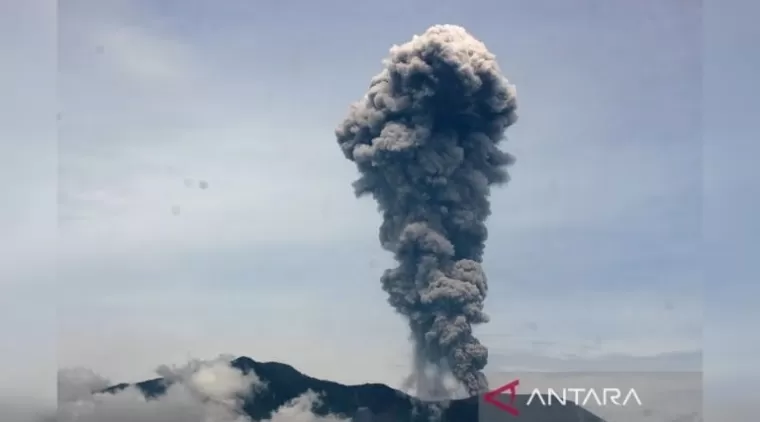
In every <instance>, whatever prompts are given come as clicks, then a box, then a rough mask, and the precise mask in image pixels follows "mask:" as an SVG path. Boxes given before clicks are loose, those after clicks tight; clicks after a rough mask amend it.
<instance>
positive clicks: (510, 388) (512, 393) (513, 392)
mask: <svg viewBox="0 0 760 422" xmlns="http://www.w3.org/2000/svg"><path fill="white" fill-rule="evenodd" d="M518 385H520V380H519V379H517V380H514V381H512V382H510V383H508V384H504V385H502V386H501V387H499V388H497V389H495V390H493V391H489V392H487V393H486V394H485V395H484V396H483V400H485V401H486V403H489V404H491V405H493V406H496V407H498V408H499V409H501V410H503V411H505V412H507V413H509V414H510V415H512V416H517V415H519V414H520V411H519V410H517V408H516V407H515V406H514V404H515V398H516V397H517V386H518ZM505 392H507V393H508V395H509V403H505V402H503V401H501V400H499V396H502V395H504V394H503V393H505Z"/></svg>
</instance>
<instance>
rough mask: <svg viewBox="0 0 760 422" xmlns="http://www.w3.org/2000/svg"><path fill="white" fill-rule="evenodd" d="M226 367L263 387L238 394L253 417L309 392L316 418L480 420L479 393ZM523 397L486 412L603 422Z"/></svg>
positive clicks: (149, 388) (251, 364)
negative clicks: (423, 395)
mask: <svg viewBox="0 0 760 422" xmlns="http://www.w3.org/2000/svg"><path fill="white" fill-rule="evenodd" d="M231 366H232V367H234V368H236V369H238V370H240V371H241V372H242V373H243V374H249V373H251V372H253V373H255V374H256V376H257V377H258V378H259V379H260V380H261V381H263V382H264V383H265V384H266V386H267V388H265V389H263V390H261V391H256V392H255V393H254V392H253V391H252V392H251V394H249V395H247V396H246V397H243V400H244V403H243V411H244V412H245V413H246V414H247V415H248V416H250V417H251V418H252V419H253V420H264V419H269V418H270V417H271V416H272V415H273V414H274V412H275V411H276V410H277V409H279V408H280V407H282V406H283V405H285V404H287V403H288V402H289V401H291V400H293V399H295V398H297V397H299V396H301V395H302V394H304V393H306V392H308V391H309V390H311V391H313V392H314V393H317V394H319V396H320V397H321V400H320V402H319V403H318V404H317V405H316V407H315V408H314V409H313V411H314V413H315V414H317V415H320V416H325V415H328V414H333V415H340V416H344V417H349V418H352V419H353V420H357V421H358V420H361V421H362V422H365V421H367V422H369V421H371V422H386V421H387V422H391V421H392V422H423V421H424V422H427V421H430V420H431V419H438V418H437V417H439V419H438V420H440V421H441V422H475V421H478V420H479V412H478V407H479V404H480V402H481V398H480V397H469V398H465V399H457V400H449V401H445V402H432V401H424V400H420V399H418V398H415V397H412V396H410V395H408V394H406V393H403V392H401V391H398V390H395V389H393V388H391V387H389V386H387V385H384V384H359V385H344V384H340V383H337V382H333V381H326V380H321V379H317V378H312V377H310V376H308V375H305V374H303V373H301V372H299V371H298V370H297V369H295V368H293V367H292V366H290V365H287V364H284V363H279V362H257V361H255V360H253V359H251V358H248V357H240V358H237V359H235V360H233V361H232V362H231ZM130 385H131V384H118V385H114V386H112V387H109V388H107V389H106V390H104V392H105V393H116V392H118V391H121V390H123V389H125V388H127V387H129V386H130ZM169 385H170V383H169V382H168V381H166V380H165V379H163V378H156V379H152V380H148V381H143V382H139V383H136V384H134V386H135V387H137V388H138V389H139V390H140V391H141V392H142V393H143V394H144V395H145V396H146V397H147V398H156V397H159V396H161V395H163V394H164V393H165V392H166V390H167V388H168V387H169ZM252 388H253V387H252ZM527 398H528V396H527V395H518V396H517V399H516V404H517V407H518V408H519V409H520V411H521V413H520V416H519V417H514V416H512V415H509V414H507V413H504V412H493V411H492V412H490V413H493V414H494V415H496V417H497V419H498V420H505V421H507V420H514V421H515V422H518V421H519V422H576V421H586V422H604V421H603V420H602V419H600V418H598V417H596V416H595V415H593V414H591V413H590V412H587V411H585V410H584V409H582V408H580V407H578V406H575V405H571V404H570V403H568V404H567V405H565V406H547V407H535V406H533V407H526V406H525V403H526V402H527ZM481 416H482V415H481ZM486 419H488V420H491V419H492V418H482V419H480V420H481V421H483V422H484V421H485V420H486ZM497 419H493V420H497Z"/></svg>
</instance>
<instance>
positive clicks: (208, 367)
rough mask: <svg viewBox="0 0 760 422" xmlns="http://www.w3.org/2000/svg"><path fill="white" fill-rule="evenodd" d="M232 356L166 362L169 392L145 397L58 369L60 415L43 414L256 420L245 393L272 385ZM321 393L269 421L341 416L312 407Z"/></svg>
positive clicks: (327, 421) (88, 418)
mask: <svg viewBox="0 0 760 422" xmlns="http://www.w3.org/2000/svg"><path fill="white" fill-rule="evenodd" d="M230 361H231V359H230V358H227V357H220V358H218V359H216V360H212V361H193V362H190V363H188V364H187V365H185V366H182V367H168V366H162V367H160V368H158V369H157V370H156V373H157V374H158V376H160V377H162V378H164V379H166V380H168V381H170V382H171V386H170V387H169V388H168V389H167V391H166V393H165V394H164V395H161V396H159V397H157V398H154V399H146V398H145V397H144V395H143V394H142V392H141V391H140V390H139V389H138V388H136V387H134V386H130V387H127V388H125V389H123V390H121V391H118V392H116V393H113V394H112V393H102V391H103V390H104V389H105V388H106V387H108V386H110V385H113V384H112V383H111V382H109V381H108V380H106V379H104V378H103V377H101V376H99V375H98V374H96V373H94V372H92V371H90V370H87V369H81V368H77V369H65V370H61V371H59V373H58V411H57V417H51V416H48V417H47V419H46V418H44V417H43V418H40V419H38V420H42V421H47V420H50V421H52V420H57V421H58V422H106V421H107V422H252V419H251V418H250V417H248V416H247V415H246V414H245V413H244V412H243V400H244V397H249V396H250V395H251V394H256V393H258V392H261V391H263V390H265V389H266V388H267V386H266V384H265V383H263V382H262V381H261V380H260V379H259V378H258V377H257V376H256V374H254V373H249V374H243V373H242V372H241V371H240V370H238V369H237V368H234V367H232V366H230ZM319 400H320V398H319V396H318V395H317V394H316V393H314V392H311V391H310V392H307V393H305V394H303V395H301V396H300V397H298V398H296V399H294V400H292V401H291V402H289V403H287V404H286V405H284V406H282V407H280V408H279V409H278V410H277V411H276V412H275V413H274V415H272V418H271V419H270V422H286V421H287V422H339V421H343V420H344V419H343V418H341V417H338V416H331V415H328V416H326V417H325V416H317V415H315V414H314V413H313V412H312V409H313V408H314V406H315V405H317V404H318V403H319Z"/></svg>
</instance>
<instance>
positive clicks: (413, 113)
mask: <svg viewBox="0 0 760 422" xmlns="http://www.w3.org/2000/svg"><path fill="white" fill-rule="evenodd" d="M384 64H385V68H384V69H383V71H382V72H381V73H380V74H378V75H377V76H375V77H374V78H373V79H372V82H371V85H370V88H369V92H368V93H367V94H366V95H365V97H364V98H363V99H362V100H361V101H360V102H358V103H356V104H354V105H353V106H352V108H351V111H350V114H349V116H348V117H347V118H346V120H345V121H344V122H343V123H342V124H341V125H340V126H339V127H338V129H337V130H336V135H337V139H338V143H339V145H340V147H341V149H342V150H343V153H344V154H345V156H346V158H348V159H349V160H351V161H353V162H354V163H356V166H357V168H358V169H359V172H360V174H361V176H360V177H359V179H358V180H357V181H355V182H354V188H355V191H356V194H357V196H363V195H372V196H373V197H374V198H375V200H376V201H377V202H378V204H379V208H380V210H381V212H382V214H383V223H382V225H381V227H380V241H381V242H382V245H383V247H384V248H385V249H387V250H389V251H392V252H393V253H394V254H395V258H396V260H397V261H398V267H396V268H393V269H390V270H387V271H386V272H385V274H384V275H383V277H382V285H383V288H384V290H385V291H386V292H388V294H389V296H390V297H389V302H390V304H391V305H393V307H394V308H395V309H396V310H397V311H398V312H400V313H401V314H402V315H404V316H405V317H407V318H408V320H409V325H410V327H411V331H412V339H413V341H414V344H415V355H416V362H415V368H416V370H415V374H414V375H413V377H412V378H411V379H410V382H411V384H413V386H414V388H415V389H416V390H417V393H418V394H425V395H438V394H440V393H441V390H444V385H443V378H444V376H445V375H446V374H447V373H448V372H451V373H452V374H453V375H454V377H455V378H456V379H457V380H458V381H459V382H461V383H462V384H463V385H464V387H465V388H466V389H467V391H468V392H469V393H470V394H476V393H478V392H481V391H484V390H485V389H487V381H486V379H485V376H484V375H483V373H482V369H483V368H484V367H485V365H486V362H487V359H488V351H487V349H486V348H485V347H484V346H483V345H482V344H481V343H480V342H479V341H478V340H477V339H476V338H475V337H474V336H473V333H472V326H473V324H480V323H485V322H487V321H488V317H487V316H486V314H484V313H483V300H484V299H485V296H486V292H487V284H486V276H485V274H484V273H483V270H482V268H481V265H480V262H481V261H482V257H483V250H484V247H485V240H486V237H487V230H486V226H485V221H486V218H487V217H488V216H489V214H490V213H491V208H490V203H489V201H488V196H489V191H490V186H491V185H493V184H498V183H504V182H506V181H507V180H508V178H509V177H508V174H507V172H506V170H505V168H506V166H508V165H510V164H512V163H513V162H514V159H513V157H512V156H510V155H509V154H507V153H505V152H502V151H500V150H499V149H498V144H499V143H500V142H501V140H502V139H503V137H504V131H505V130H506V128H507V127H508V126H510V125H512V124H513V123H514V122H515V121H516V119H517V115H516V114H515V110H516V102H515V99H516V96H515V88H514V86H512V85H510V84H509V83H508V81H507V79H506V78H505V77H504V76H502V74H501V71H500V69H499V66H498V64H497V63H496V59H495V57H494V55H493V54H491V53H490V52H489V51H488V50H487V49H486V47H485V45H484V44H483V43H482V42H480V41H478V40H477V39H475V38H474V37H472V36H471V35H470V34H469V33H467V31H465V29H463V28H461V27H459V26H454V25H437V26H433V27H431V28H430V29H428V30H427V31H426V32H425V33H424V34H422V35H420V36H415V37H414V38H413V39H412V40H411V41H409V42H408V43H406V44H403V45H400V46H394V47H393V48H391V50H390V57H389V58H388V59H387V60H386V61H385V62H384ZM430 367H434V368H439V369H443V371H441V370H439V371H434V373H433V374H430V373H429V371H427V370H426V369H429V368H430Z"/></svg>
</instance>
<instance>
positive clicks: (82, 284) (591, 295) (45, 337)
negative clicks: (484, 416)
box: [0, 0, 760, 391]
mask: <svg viewBox="0 0 760 422" xmlns="http://www.w3.org/2000/svg"><path fill="white" fill-rule="evenodd" d="M8 2H9V0H3V4H4V6H3V8H8V7H11V6H8V5H5V3H8ZM159 3H160V5H159ZM408 3H413V4H408ZM222 4H223V5H222ZM13 7H16V9H15V10H16V11H21V6H18V5H15V6H13ZM47 7H49V6H47ZM726 7H728V4H727V3H726ZM23 8H24V10H23V12H24V14H25V18H23V19H13V20H11V19H10V18H8V17H4V14H0V16H3V17H0V22H1V23H2V25H0V27H2V28H3V29H2V30H0V31H2V32H3V33H5V31H8V33H11V31H14V32H12V33H13V34H21V35H14V36H13V37H2V39H3V41H2V42H3V44H4V45H3V47H5V48H4V49H3V51H4V55H5V57H4V62H3V67H4V68H5V73H4V74H7V75H8V76H3V78H6V79H8V80H13V81H14V82H13V84H11V83H10V82H9V81H7V80H4V81H3V82H2V84H3V85H2V86H3V87H4V90H3V92H9V93H10V94H3V95H4V96H6V97H7V98H11V99H12V101H9V102H8V103H7V104H6V103H3V113H0V115H2V116H3V117H2V118H0V119H1V120H0V134H2V138H3V139H2V140H1V141H0V142H1V143H2V145H3V146H4V147H5V146H6V144H7V145H8V146H12V147H13V148H12V149H9V152H5V150H6V149H7V148H3V151H4V152H3V154H2V160H3V165H2V167H1V168H0V172H2V173H0V174H2V179H1V180H2V182H0V183H1V184H2V185H1V186H2V189H3V192H4V195H3V199H2V206H0V213H1V214H0V215H2V216H3V217H4V218H3V219H2V221H3V222H4V223H3V224H4V227H2V228H0V232H2V233H3V234H4V235H3V242H2V243H1V244H0V247H1V248H2V249H0V250H2V251H3V252H4V253H5V254H6V256H8V257H9V259H8V260H7V263H8V264H10V265H7V268H5V267H4V268H3V271H4V272H5V273H7V274H8V276H7V277H6V276H3V280H2V290H3V291H5V292H6V293H8V294H3V295H0V296H2V297H4V298H3V299H0V302H2V304H3V305H4V306H3V310H2V311H0V315H2V316H3V318H2V319H0V327H2V328H3V330H4V331H5V330H8V332H7V333H6V334H5V337H6V338H18V339H21V340H23V347H22V346H21V344H22V341H21V340H19V341H18V342H16V341H14V342H9V346H10V347H7V348H6V349H0V352H2V353H3V354H5V353H7V354H8V356H9V357H10V358H15V359H20V358H21V357H27V358H29V357H32V356H39V357H38V359H44V357H45V356H48V357H49V356H51V355H50V350H52V347H53V346H55V339H54V337H51V336H53V335H54V334H55V329H57V330H58V335H57V340H58V343H57V357H58V362H59V363H60V364H61V365H64V366H70V365H86V366H89V367H92V368H93V369H96V370H97V371H99V372H100V373H102V374H104V375H106V376H108V377H111V378H113V379H126V380H132V379H138V378H140V377H143V376H148V375H150V372H151V371H152V370H153V369H154V368H155V366H157V365H158V364H161V363H172V362H181V361H183V360H186V359H187V358H188V357H213V356H215V355H217V354H219V353H232V354H243V355H248V356H251V357H254V358H256V359H277V360H282V361H287V362H289V363H292V364H294V365H296V366H298V367H299V368H301V369H303V370H305V371H307V372H310V373H312V374H314V375H317V376H322V377H331V378H334V379H338V380H342V381H350V382H358V381H363V380H368V379H372V380H378V381H384V382H388V383H391V384H397V383H398V382H399V381H400V379H401V376H402V375H404V373H405V371H406V369H405V368H407V367H408V366H409V365H408V363H409V362H408V354H409V353H408V352H409V346H408V344H407V343H406V335H407V333H406V330H405V327H404V324H403V321H401V320H400V319H399V318H398V317H396V316H394V314H393V311H392V310H391V308H390V307H389V306H388V305H386V303H385V295H384V293H383V292H382V290H381V288H380V285H379V281H378V279H379V276H380V274H381V273H382V270H383V269H384V268H386V267H387V266H388V265H390V259H389V256H388V254H387V253H385V252H384V251H382V250H381V249H380V247H379V245H378V241H377V227H378V225H379V223H380V216H379V215H378V214H377V212H376V210H375V204H374V203H373V202H372V201H371V200H370V199H363V200H356V199H355V198H354V197H353V193H352V189H351V186H350V183H351V181H353V180H354V178H355V177H356V172H355V170H354V168H353V164H352V163H350V162H348V161H346V160H345V159H344V158H343V156H342V154H341V152H340V149H339V148H338V146H337V144H336V142H335V139H334V136H333V130H334V128H335V127H336V125H337V124H338V123H339V122H340V120H341V119H342V118H343V117H344V116H345V114H346V112H347V110H348V106H349V104H350V103H351V102H353V101H355V100H357V99H359V98H360V97H361V96H362V95H363V93H364V92H365V90H366V89H367V87H368V83H369V80H370V78H371V77H372V76H373V75H375V74H376V73H377V72H379V70H380V69H381V60H382V59H383V58H384V57H385V55H386V54H387V51H388V49H389V48H390V46H391V45H392V44H394V43H402V42H405V41H406V40H408V39H409V38H410V37H411V36H412V35H414V34H416V33H420V32H422V31H424V30H425V29H426V28H427V27H428V26H430V25H432V24H436V23H454V24H460V25H463V26H465V27H466V28H468V29H469V30H470V32H471V33H472V34H473V35H475V36H476V37H478V38H480V39H481V40H482V41H484V42H485V43H486V45H487V46H488V47H489V49H490V50H491V51H492V52H494V53H495V54H496V55H497V57H498V60H499V62H500V64H501V67H502V70H503V71H504V73H505V75H506V76H507V77H508V78H509V79H510V81H511V82H513V83H514V84H515V85H516V86H517V93H518V106H519V114H520V120H519V121H518V123H517V124H516V125H515V126H514V127H512V128H510V130H509V132H508V138H509V141H508V142H507V143H506V144H505V146H504V148H505V149H506V150H508V151H509V152H511V153H513V154H514V155H515V156H516V157H517V164H516V165H515V166H514V167H513V169H512V177H513V180H512V182H511V183H510V184H509V185H507V186H506V187H504V188H501V189H498V190H495V191H494V192H493V197H492V199H493V209H494V214H493V216H492V217H491V219H490V221H489V229H490V238H489V241H488V246H487V253H486V257H485V268H486V271H487V272H488V275H489V279H490V293H489V298H488V301H487V305H486V306H487V311H488V312H489V313H490V314H491V316H492V322H491V323H490V324H488V325H486V326H484V327H482V328H480V329H479V333H480V337H481V338H482V340H483V341H484V342H485V343H486V345H488V346H489V347H490V350H491V355H492V359H491V364H490V366H489V368H490V369H491V370H493V371H496V370H498V369H506V368H526V367H527V368H535V367H543V368H549V367H557V368H596V367H599V368H601V367H606V368H619V369H627V368H629V367H632V366H634V365H635V366H636V367H641V366H642V365H643V366H648V367H652V368H655V367H657V368H660V367H665V366H667V367H691V368H693V367H695V366H696V365H698V364H699V359H700V355H701V351H702V348H703V336H702V334H703V333H702V331H703V327H704V326H705V323H704V319H703V310H706V311H707V312H708V314H707V316H708V326H707V327H708V329H710V330H711V331H709V332H708V336H707V338H706V339H705V341H704V344H705V345H706V347H710V346H711V345H712V346H714V347H717V346H719V345H720V343H724V344H725V343H727V342H728V341H729V339H731V338H735V337H737V336H740V337H743V338H744V339H747V338H749V337H751V336H750V335H749V334H748V333H752V332H756V329H755V324H753V323H752V321H753V319H754V320H756V319H757V316H758V311H757V307H756V306H752V305H753V303H752V299H753V298H755V297H757V293H759V292H760V291H759V290H760V289H758V287H757V283H756V275H757V263H756V261H754V262H753V261H751V260H750V259H749V258H750V256H751V255H750V254H752V252H755V255H756V250H757V249H756V240H755V239H756V237H755V236H756V234H757V232H758V229H760V225H758V224H757V223H756V222H754V221H751V219H750V216H751V215H757V199H756V197H757V194H758V190H759V189H758V187H757V186H756V183H752V182H754V179H756V178H755V177H753V176H752V174H754V173H753V172H752V170H751V168H750V163H751V161H752V160H753V159H754V158H755V156H756V153H758V152H760V149H758V147H757V145H755V144H751V143H750V138H751V134H752V130H753V129H754V128H753V127H750V123H751V122H752V120H751V119H752V118H753V117H754V115H753V114H751V112H750V110H752V106H753V105H754V103H752V102H751V101H752V100H754V99H755V98H757V95H756V94H758V93H757V84H754V85H752V86H748V85H745V84H744V82H743V81H744V80H745V79H750V80H751V78H752V75H753V74H751V73H750V66H756V65H757V62H748V61H746V60H747V59H744V57H746V56H745V49H747V48H749V47H750V45H749V43H750V41H749V40H751V39H753V38H754V39H756V38H757V35H758V34H757V33H758V30H753V31H752V32H742V33H739V30H738V28H739V25H737V24H736V20H735V19H748V18H746V16H748V14H746V13H744V14H742V13H734V14H733V15H730V11H728V9H723V10H721V11H709V10H707V11H705V12H704V16H705V18H704V25H705V28H706V33H707V34H713V36H708V37H706V38H705V41H704V50H703V38H702V26H703V18H702V15H703V11H702V10H700V8H699V7H698V6H697V2H693V1H686V0H678V1H676V0H669V1H661V0H647V1H637V2H630V1H622V0H621V1H598V0H594V1H592V0H575V1H562V2H560V1H556V0H541V1H532V2H526V1H498V2H496V1H471V2H453V1H441V0H438V1H435V2H433V1H428V0H421V1H415V2H401V1H398V0H391V1H386V2H383V3H378V4H373V5H369V4H367V3H364V2H351V1H336V0H329V1H322V2H305V1H301V2H295V1H285V0H279V1H266V2H264V1H260V2H253V1H242V0H230V1H226V2H209V1H202V0H191V1H187V0H184V1H179V0H176V1H168V0H167V1H162V2H152V1H116V0H98V1H94V0H69V1H66V2H64V3H63V4H62V5H61V7H60V10H59V13H60V15H59V21H58V38H57V41H58V44H57V46H58V48H59V50H58V51H59V54H58V59H59V63H58V67H57V69H58V79H57V82H58V86H57V88H58V93H59V97H58V104H56V102H55V101H54V100H55V99H54V98H53V97H52V96H50V95H49V92H52V90H53V89H55V85H54V82H55V79H53V76H54V72H55V71H54V70H51V69H55V57H51V55H50V54H49V53H50V51H52V48H54V47H55V44H52V43H53V42H54V40H55V32H54V31H55V29H56V28H55V26H54V25H53V24H54V19H55V12H54V11H52V10H48V9H47V8H46V7H42V6H36V5H32V4H31V3H30V4H29V5H26V4H25V5H24V6H23ZM755 8H756V9H757V7H755ZM26 9H28V10H26ZM43 15H44V18H42V17H41V16H43ZM726 16H730V17H729V18H726ZM743 16H744V17H743ZM30 25H37V26H40V27H43V26H44V30H36V31H32V30H30V29H28V28H30V27H31V26H30ZM6 38H7V40H6ZM22 40H23V41H22ZM45 43H48V44H45ZM726 43H732V44H734V45H735V47H733V48H731V49H723V50H722V51H717V47H718V44H724V45H725V44H726ZM35 46H36V47H35ZM6 50H7V52H6ZM43 51H44V52H47V54H43ZM22 58H23V59H24V60H21V59H22ZM703 81H704V82H705V83H704V84H703ZM5 88H7V89H5ZM752 90H754V91H752ZM30 93H31V94H32V95H30ZM752 93H754V94H755V95H753V94H752ZM740 94H741V95H740ZM702 105H704V109H703V108H702ZM56 109H59V110H60V111H61V115H60V121H59V122H58V123H59V125H58V138H57V139H58V144H57V150H54V149H51V148H52V147H54V146H55V144H54V143H50V144H46V145H43V144H42V143H40V142H39V140H40V139H48V138H50V139H51V142H54V136H55V126H54V122H52V121H51V122H49V123H43V124H40V123H39V119H42V118H43V117H42V116H43V115H44V116H45V118H47V119H49V118H50V116H54V115H55V113H56ZM703 110H704V118H703ZM755 132H756V130H755ZM755 138H756V136H755ZM703 139H704V140H705V141H706V142H703ZM56 151H57V154H56ZM753 153H755V154H753ZM56 158H57V159H58V167H57V168H58V172H57V173H56V172H55V170H54V169H55V159H56ZM6 160H7V163H5V161H6ZM200 180H203V181H206V182H207V183H208V184H209V187H208V189H200V188H199V185H198V182H199V181H200ZM55 181H57V183H56V184H53V183H54V182H55ZM56 188H57V192H58V194H57V195H56ZM6 189H7V192H8V193H5V192H6ZM705 200H706V202H704V206H703V201H705ZM56 203H57V210H58V212H57V219H55V220H53V219H48V221H46V223H45V224H47V225H40V223H39V220H40V219H42V218H44V217H45V213H46V212H48V210H49V209H51V208H50V207H53V206H55V204H56ZM737 205H738V207H737ZM56 224H57V227H58V231H57V242H56V243H55V244H57V245H58V246H59V249H58V252H59V254H58V273H57V274H58V277H57V288H54V287H53V285H52V284H51V283H52V282H54V281H55V280H56V279H55V278H54V277H53V276H54V275H55V268H56V267H55V266H54V265H53V264H54V258H55V253H54V252H55V251H54V248H53V245H54V243H53V242H55V241H56V239H55V238H54V237H53V236H55V235H54V234H53V233H55V227H56ZM5 233H10V236H7V235H5ZM703 240H708V243H706V244H705V245H706V246H707V247H706V248H705V247H703ZM40 245H44V246H45V249H46V252H47V254H45V255H44V256H42V255H40V252H41V250H40ZM6 250H7V251H6ZM3 265H6V264H3ZM705 275H707V280H709V283H708V287H707V289H704V290H703V281H704V277H705ZM753 276H755V277H753ZM703 293H706V295H703ZM11 294H12V295H13V297H14V299H7V298H9V297H11ZM703 299H704V300H703ZM703 302H704V304H705V306H704V307H703ZM56 304H57V326H55V327H54V326H53V325H51V322H52V321H53V317H55V316H56V315H54V314H53V309H56V308H55V305H56ZM30 310H35V311H36V312H29V311H30ZM5 314H7V315H5ZM32 315H34V316H32ZM35 324H36V325H35ZM710 324H714V325H710ZM30 326H35V327H38V328H40V329H39V330H34V333H32V330H29V329H28V327H30ZM42 328H45V330H42ZM713 329H714V331H713ZM29 345H32V346H29ZM735 349H737V350H736V351H733V352H732V353H733V354H729V351H728V350H725V351H724V353H725V355H723V356H720V357H719V356H715V355H713V356H711V355H709V354H708V355H707V356H706V357H707V358H708V362H707V365H708V367H712V368H713V369H714V372H713V373H711V376H713V377H715V378H714V380H716V381H719V380H727V379H731V378H732V377H735V376H737V374H738V371H739V370H741V371H742V372H744V374H745V376H749V375H747V372H746V370H747V365H749V364H750V363H751V362H750V356H756V354H757V350H758V344H757V341H756V339H755V340H752V341H747V340H745V342H744V343H741V347H739V348H735ZM708 352H709V350H708ZM8 361H11V359H8ZM6 366H7V368H8V371H11V370H13V371H16V372H11V373H18V374H22V373H25V372H24V371H25V368H24V367H23V366H22V365H17V364H8V365H6ZM755 366H756V365H755ZM0 369H3V370H4V369H5V367H0ZM38 372H39V374H38V375H36V377H37V378H33V379H35V380H39V379H43V378H42V377H44V376H45V375H43V371H42V369H40V370H39V371H38ZM750 374H757V372H750ZM11 378H13V377H12V376H11ZM30 382H31V381H30ZM1 384H2V381H0V385H1ZM9 385H10V384H9ZM30 385H31V384H30ZM6 388H8V387H6ZM15 388H20V389H24V388H27V386H26V384H24V383H22V382H20V381H18V382H16V385H15ZM29 388H31V387H29ZM9 391H10V390H9ZM23 391H28V389H27V390H23Z"/></svg>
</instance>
